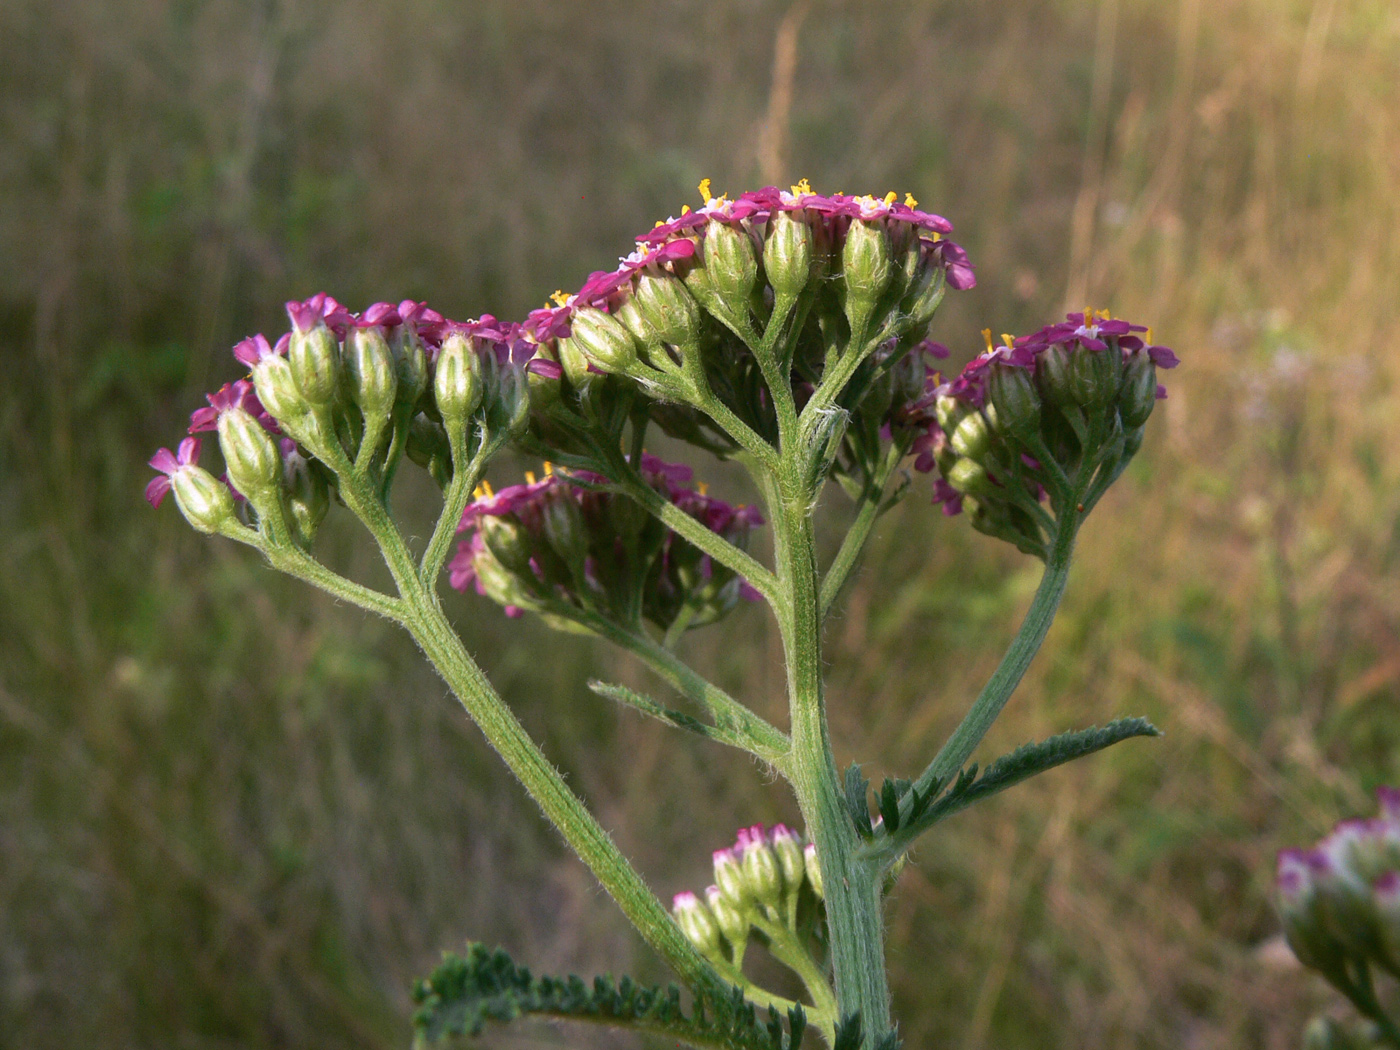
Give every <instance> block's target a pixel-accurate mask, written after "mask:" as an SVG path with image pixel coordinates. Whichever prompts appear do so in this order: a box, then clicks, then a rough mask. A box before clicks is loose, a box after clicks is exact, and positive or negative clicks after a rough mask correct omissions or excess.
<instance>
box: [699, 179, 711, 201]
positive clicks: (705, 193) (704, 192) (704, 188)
mask: <svg viewBox="0 0 1400 1050" xmlns="http://www.w3.org/2000/svg"><path fill="white" fill-rule="evenodd" d="M696 188H697V189H698V190H699V191H700V199H701V200H702V201H704V202H705V203H706V204H709V203H710V180H709V179H701V180H700V185H699V186H698V187H696Z"/></svg>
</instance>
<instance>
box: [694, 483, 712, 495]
mask: <svg viewBox="0 0 1400 1050" xmlns="http://www.w3.org/2000/svg"><path fill="white" fill-rule="evenodd" d="M695 488H696V490H697V491H698V492H699V493H700V495H702V496H708V495H709V494H710V486H709V485H707V484H706V483H705V482H703V481H697V482H696V483H695Z"/></svg>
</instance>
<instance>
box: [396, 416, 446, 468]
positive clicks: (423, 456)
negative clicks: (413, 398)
mask: <svg viewBox="0 0 1400 1050" xmlns="http://www.w3.org/2000/svg"><path fill="white" fill-rule="evenodd" d="M405 451H406V452H407V453H408V458H409V459H411V460H412V461H413V462H414V463H417V464H418V465H419V466H420V467H428V468H429V469H431V464H432V462H433V460H434V459H447V460H448V461H449V462H450V460H451V456H452V449H451V446H449V445H448V443H447V431H446V430H444V429H443V427H442V424H441V423H439V422H437V421H436V420H432V419H429V418H428V417H427V416H425V415H424V414H423V413H422V412H419V413H418V414H417V415H416V416H414V417H413V421H412V422H411V423H410V424H409V426H408V443H407V445H406V446H405Z"/></svg>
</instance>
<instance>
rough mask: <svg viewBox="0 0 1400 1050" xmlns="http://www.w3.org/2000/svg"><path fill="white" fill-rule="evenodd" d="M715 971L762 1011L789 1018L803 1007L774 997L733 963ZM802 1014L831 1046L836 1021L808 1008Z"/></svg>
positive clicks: (718, 964)
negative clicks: (790, 1014) (794, 1011)
mask: <svg viewBox="0 0 1400 1050" xmlns="http://www.w3.org/2000/svg"><path fill="white" fill-rule="evenodd" d="M715 969H716V970H717V971H718V973H719V975H720V976H721V977H722V978H723V979H724V980H726V981H728V982H729V983H730V984H732V985H734V987H736V988H738V989H739V990H740V991H742V992H743V993H744V998H745V999H747V1000H748V1001H749V1002H751V1003H753V1004H754V1005H755V1006H758V1007H761V1008H762V1009H765V1010H767V1009H773V1010H777V1011H778V1013H779V1014H780V1015H782V1016H787V1014H788V1011H790V1010H791V1009H792V1008H793V1007H794V1006H799V1005H802V1004H800V1003H795V1002H793V1001H792V1000H791V999H784V998H783V997H782V996H781V995H774V994H773V993H772V992H770V991H768V990H767V989H765V988H760V987H759V986H758V985H756V984H754V983H753V982H752V981H750V980H749V979H748V978H747V977H745V976H744V973H743V971H742V970H740V969H739V968H738V967H737V966H735V965H733V964H732V963H725V962H720V963H716V964H715ZM802 1012H803V1013H804V1014H806V1015H807V1021H808V1023H809V1024H815V1025H816V1026H817V1027H818V1028H820V1029H821V1032H822V1035H823V1036H825V1037H826V1043H827V1045H828V1046H830V1045H831V1044H832V1042H833V1041H834V1039H835V1035H836V1028H835V1019H834V1018H832V1017H823V1016H821V1015H820V1014H815V1015H814V1013H813V1011H812V1009H811V1008H810V1007H807V1006H802Z"/></svg>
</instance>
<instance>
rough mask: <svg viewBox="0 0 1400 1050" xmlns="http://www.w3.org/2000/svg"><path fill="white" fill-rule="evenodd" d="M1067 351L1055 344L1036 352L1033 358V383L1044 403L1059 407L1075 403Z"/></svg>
mask: <svg viewBox="0 0 1400 1050" xmlns="http://www.w3.org/2000/svg"><path fill="white" fill-rule="evenodd" d="M1069 358H1070V355H1069V352H1068V351H1067V350H1065V348H1064V347H1063V346H1060V345H1059V344H1056V345H1054V346H1050V347H1048V348H1047V349H1046V350H1045V351H1044V352H1043V353H1041V354H1038V355H1037V356H1036V360H1035V383H1036V386H1037V387H1039V388H1040V394H1041V397H1042V398H1043V399H1044V400H1045V402H1046V403H1048V404H1052V405H1056V406H1059V407H1070V406H1072V405H1074V404H1076V400H1075V396H1074V389H1073V386H1072V384H1071V382H1070V364H1069Z"/></svg>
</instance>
